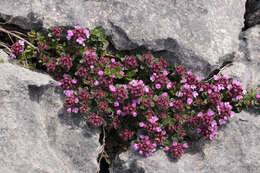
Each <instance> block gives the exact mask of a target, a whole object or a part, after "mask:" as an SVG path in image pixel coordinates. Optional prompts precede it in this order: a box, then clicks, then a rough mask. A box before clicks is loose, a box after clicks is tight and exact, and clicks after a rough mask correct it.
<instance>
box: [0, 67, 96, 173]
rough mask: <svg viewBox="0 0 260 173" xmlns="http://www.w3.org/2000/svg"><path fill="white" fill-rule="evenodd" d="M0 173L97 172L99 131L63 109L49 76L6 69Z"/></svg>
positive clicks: (1, 89)
mask: <svg viewBox="0 0 260 173" xmlns="http://www.w3.org/2000/svg"><path fill="white" fill-rule="evenodd" d="M0 81H1V83H0V119H1V121H0V172H1V173H86V172H89V173H95V172H96V171H97V170H98V169H99V165H98V164H97V161H96V159H97V156H98V153H97V151H96V149H97V148H98V146H99V141H98V140H99V131H98V130H93V129H92V128H89V127H87V126H85V125H84V124H82V121H81V120H80V118H79V117H78V115H68V114H66V113H64V112H65V111H64V110H63V97H62V94H61V93H62V91H61V90H60V89H59V88H57V87H56V86H55V85H56V84H55V81H53V80H52V79H51V78H50V77H49V76H48V75H45V74H40V73H36V72H32V71H29V70H27V69H24V68H21V67H18V66H15V65H12V64H9V63H1V64H0Z"/></svg>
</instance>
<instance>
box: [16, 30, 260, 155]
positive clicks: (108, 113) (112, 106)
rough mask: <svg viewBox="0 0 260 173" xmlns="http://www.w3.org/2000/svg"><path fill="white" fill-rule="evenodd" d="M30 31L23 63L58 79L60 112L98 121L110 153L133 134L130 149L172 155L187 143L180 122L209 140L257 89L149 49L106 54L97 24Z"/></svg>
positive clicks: (254, 100)
mask: <svg viewBox="0 0 260 173" xmlns="http://www.w3.org/2000/svg"><path fill="white" fill-rule="evenodd" d="M31 37H32V42H33V43H34V44H35V45H38V46H40V47H41V48H42V49H41V50H42V51H43V52H42V54H41V55H40V57H39V59H38V60H39V61H35V60H34V59H33V58H32V59H29V60H31V63H32V64H33V63H34V64H35V63H36V64H35V66H40V67H42V69H44V70H46V71H47V72H48V73H50V74H51V75H52V76H53V77H54V78H55V79H56V80H57V81H58V82H57V85H58V86H60V87H62V88H63V89H64V94H65V96H66V98H65V101H64V105H65V107H66V110H67V111H68V112H70V113H74V114H78V113H81V114H83V115H85V116H86V120H87V123H89V124H91V125H92V126H94V127H100V126H103V127H104V128H105V131H106V133H108V134H110V135H108V136H107V138H106V150H107V152H108V153H111V154H112V153H113V148H120V147H118V146H121V147H122V148H124V147H123V146H124V145H125V144H128V145H129V144H130V142H131V141H132V140H135V142H134V145H133V148H134V150H136V151H137V152H138V153H139V154H140V155H143V156H146V157H148V156H151V155H152V153H153V152H154V151H155V150H156V149H158V148H164V150H165V151H166V152H168V153H169V155H170V156H171V157H174V158H180V157H181V155H182V154H183V153H184V150H185V148H188V141H185V139H186V138H185V137H186V136H187V135H189V133H188V132H187V127H188V128H189V129H188V130H189V131H194V132H195V133H197V134H198V135H201V136H204V137H206V138H209V139H211V140H213V139H214V137H215V136H216V134H217V131H218V129H219V128H218V127H219V126H220V125H222V124H224V123H226V122H228V121H229V120H230V118H232V117H233V116H234V114H235V112H239V111H241V110H242V109H243V108H246V107H249V106H252V105H253V106H256V107H257V108H259V105H260V94H257V93H256V92H254V90H252V91H251V92H248V91H246V90H245V89H243V88H242V85H241V83H240V82H239V81H237V80H233V79H230V78H229V77H228V76H227V75H223V76H222V75H215V76H214V77H213V79H212V80H210V81H208V82H204V81H202V80H201V79H200V77H198V76H195V75H194V74H193V73H192V72H191V71H190V70H186V69H185V68H184V67H182V66H177V65H176V66H173V67H171V66H169V65H168V64H167V62H166V61H165V60H164V59H162V58H161V59H157V58H154V57H153V55H151V54H144V55H142V56H141V55H137V56H133V55H131V56H128V55H126V56H121V55H118V56H108V55H107V53H106V52H105V51H104V47H105V46H106V40H105V39H104V38H105V37H104V35H102V34H101V33H100V32H99V30H98V29H94V30H88V29H83V28H81V27H79V26H76V27H75V28H74V29H69V30H63V29H62V28H60V27H54V28H52V29H50V33H49V34H47V35H44V34H40V33H31ZM43 45H44V46H43ZM43 48H44V49H43ZM24 51H26V52H27V55H28V52H32V53H34V51H35V50H32V49H31V48H30V47H26V46H25V45H24V43H22V42H18V43H16V44H14V45H13V47H12V54H13V55H14V56H15V57H19V56H22V55H21V54H22V53H23V52H24ZM14 56H13V57H14ZM139 134H141V135H139ZM116 139H120V140H116ZM122 139H123V140H122ZM113 146H114V147H113Z"/></svg>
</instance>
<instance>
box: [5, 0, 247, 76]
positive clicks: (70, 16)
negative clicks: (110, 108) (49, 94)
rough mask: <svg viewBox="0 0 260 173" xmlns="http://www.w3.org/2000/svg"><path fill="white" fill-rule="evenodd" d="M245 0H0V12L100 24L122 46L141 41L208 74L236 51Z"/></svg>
mask: <svg viewBox="0 0 260 173" xmlns="http://www.w3.org/2000/svg"><path fill="white" fill-rule="evenodd" d="M245 2H246V0H228V1H223V0H182V1H177V0H163V1H154V0H142V1H140V0H111V1H108V0H73V1H71V0H56V1H50V0H41V1H39V0H16V1H10V0H1V6H0V16H1V17H2V18H4V19H6V20H9V21H10V22H11V23H14V24H18V25H19V26H21V27H23V28H26V29H30V28H40V27H42V26H43V27H51V26H55V25H77V24H79V25H81V26H87V27H91V28H92V27H94V26H97V25H103V26H104V28H105V30H106V32H107V34H108V35H109V36H110V37H111V40H112V42H113V43H114V46H115V47H116V48H117V49H120V50H133V49H139V48H140V47H142V48H145V49H148V50H151V51H153V52H156V53H157V54H158V55H163V56H164V57H165V58H167V59H168V61H169V62H172V63H173V62H174V63H176V62H177V63H179V64H184V65H186V66H187V67H190V68H192V69H193V71H196V72H199V71H200V72H201V73H200V74H201V75H206V74H207V73H208V72H209V71H211V68H212V67H211V66H214V65H218V64H219V60H220V58H221V57H223V56H225V55H227V54H231V53H233V52H236V51H237V50H238V46H239V40H238V37H239V33H240V31H241V29H242V28H243V25H244V19H243V16H244V13H245Z"/></svg>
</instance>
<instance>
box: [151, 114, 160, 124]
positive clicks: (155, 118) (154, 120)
mask: <svg viewBox="0 0 260 173" xmlns="http://www.w3.org/2000/svg"><path fill="white" fill-rule="evenodd" d="M158 120H159V118H158V117H156V116H153V117H152V118H150V119H149V122H150V123H152V124H154V123H156V121H158Z"/></svg>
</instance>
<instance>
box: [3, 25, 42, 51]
mask: <svg viewBox="0 0 260 173" xmlns="http://www.w3.org/2000/svg"><path fill="white" fill-rule="evenodd" d="M0 31H2V32H4V33H6V34H10V35H12V36H14V37H16V38H19V39H20V40H23V41H24V42H26V43H27V44H28V45H30V46H31V47H33V48H34V49H36V50H37V51H38V52H40V50H39V49H38V48H37V47H35V46H34V45H33V44H32V43H30V42H29V41H27V40H26V39H24V38H22V37H21V36H19V35H17V34H15V33H13V32H11V31H8V30H6V29H4V28H3V27H1V26H0Z"/></svg>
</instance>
